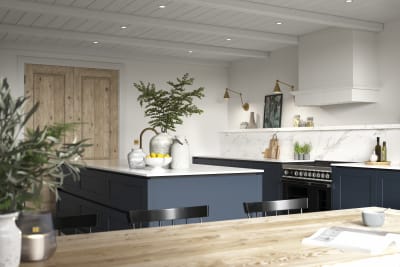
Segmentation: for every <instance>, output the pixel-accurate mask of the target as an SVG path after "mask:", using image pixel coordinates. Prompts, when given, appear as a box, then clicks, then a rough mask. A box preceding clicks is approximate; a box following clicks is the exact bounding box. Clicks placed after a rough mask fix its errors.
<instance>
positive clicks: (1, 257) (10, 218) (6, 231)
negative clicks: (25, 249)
mask: <svg viewBox="0 0 400 267" xmlns="http://www.w3.org/2000/svg"><path fill="white" fill-rule="evenodd" d="M17 217H18V212H13V213H7V214H0V266H7V267H17V266H19V263H20V258H21V231H20V230H19V228H18V227H17V225H16V224H15V220H16V218H17Z"/></svg>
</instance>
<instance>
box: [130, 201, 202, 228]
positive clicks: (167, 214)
mask: <svg viewBox="0 0 400 267" xmlns="http://www.w3.org/2000/svg"><path fill="white" fill-rule="evenodd" d="M204 217H208V206H207V205H205V206H194V207H181V208H169V209H155V210H130V211H129V214H128V219H129V223H130V224H131V226H132V227H133V228H138V227H139V228H140V227H142V223H144V222H154V221H158V225H159V226H161V225H162V221H171V224H172V225H173V224H174V220H178V219H186V223H188V219H191V218H199V220H200V222H202V218H204Z"/></svg>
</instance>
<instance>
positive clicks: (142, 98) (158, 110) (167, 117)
mask: <svg viewBox="0 0 400 267" xmlns="http://www.w3.org/2000/svg"><path fill="white" fill-rule="evenodd" d="M193 82H194V78H189V74H188V73H186V74H185V75H183V77H182V78H181V79H180V78H177V79H176V82H172V81H168V82H167V84H168V85H169V86H171V89H169V90H157V89H156V87H155V85H154V83H152V84H150V83H147V84H145V83H144V82H142V81H139V83H134V84H133V85H134V87H135V88H136V89H137V90H138V91H139V92H140V95H139V96H138V98H137V100H138V101H139V104H140V106H141V107H143V106H144V108H145V111H144V115H145V116H146V117H149V118H150V120H149V124H150V125H151V126H152V127H154V128H156V127H159V128H160V129H161V132H166V131H167V130H170V131H175V130H176V129H175V127H176V125H178V124H182V123H183V120H182V117H189V116H191V115H193V114H201V113H203V110H201V109H199V108H198V107H197V106H196V105H195V104H193V98H198V99H201V98H203V97H204V88H203V87H200V88H198V89H195V90H193V91H187V90H186V89H185V87H186V86H189V85H192V84H193Z"/></svg>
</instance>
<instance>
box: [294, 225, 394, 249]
mask: <svg viewBox="0 0 400 267" xmlns="http://www.w3.org/2000/svg"><path fill="white" fill-rule="evenodd" d="M393 241H394V240H393V239H391V238H390V237H388V236H387V233H386V232H378V231H364V230H359V229H351V228H344V227H330V228H321V229H319V230H318V231H317V232H316V233H315V234H313V235H312V236H310V237H308V238H304V239H303V241H302V243H303V244H306V245H314V246H325V247H333V248H337V249H349V250H358V251H363V252H368V253H371V254H378V253H381V252H382V251H383V250H385V249H386V248H387V247H388V246H389V245H390V243H392V242H393ZM399 241H400V239H399Z"/></svg>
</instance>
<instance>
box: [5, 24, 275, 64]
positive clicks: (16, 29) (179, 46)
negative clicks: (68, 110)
mask: <svg viewBox="0 0 400 267" xmlns="http://www.w3.org/2000/svg"><path fill="white" fill-rule="evenodd" d="M0 32H11V33H14V34H22V35H27V36H39V37H50V38H56V39H58V38H59V39H68V40H78V41H87V42H93V41H98V42H100V43H109V44H120V45H126V46H133V47H153V48H167V49H173V50H181V51H185V52H187V51H188V50H192V51H193V52H194V53H195V52H196V51H201V52H207V53H214V54H224V55H234V56H240V57H251V58H266V57H267V56H268V53H267V52H264V51H256V50H246V49H238V48H229V47H221V46H212V45H200V44H193V43H178V42H172V41H161V40H149V39H141V38H133V37H119V36H112V35H103V34H96V33H86V32H85V33H84V32H74V31H66V30H55V29H48V28H38V27H36V28H33V27H26V26H16V25H6V24H0Z"/></svg>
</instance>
